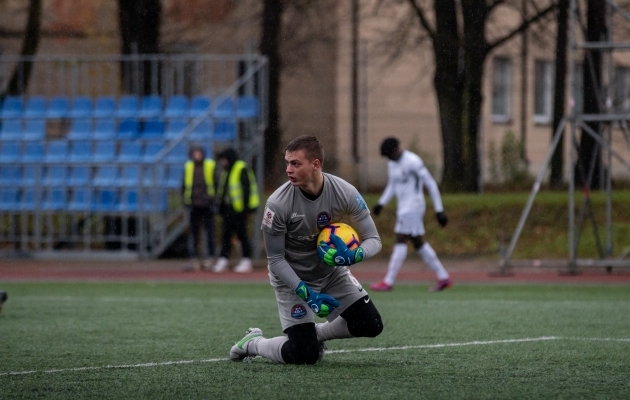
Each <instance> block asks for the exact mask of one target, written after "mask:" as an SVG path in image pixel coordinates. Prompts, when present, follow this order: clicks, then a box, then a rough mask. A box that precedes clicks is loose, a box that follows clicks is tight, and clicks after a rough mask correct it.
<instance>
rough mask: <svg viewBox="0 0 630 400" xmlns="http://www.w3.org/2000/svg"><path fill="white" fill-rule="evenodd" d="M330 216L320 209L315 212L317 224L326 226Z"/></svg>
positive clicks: (330, 219)
mask: <svg viewBox="0 0 630 400" xmlns="http://www.w3.org/2000/svg"><path fill="white" fill-rule="evenodd" d="M330 221H332V217H331V216H330V214H328V213H327V212H326V211H322V212H320V213H319V214H317V226H326V225H328V224H330Z"/></svg>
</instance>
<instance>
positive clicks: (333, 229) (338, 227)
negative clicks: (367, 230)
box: [317, 222, 361, 250]
mask: <svg viewBox="0 0 630 400" xmlns="http://www.w3.org/2000/svg"><path fill="white" fill-rule="evenodd" d="M333 233H334V234H335V235H337V236H339V237H340V238H341V240H343V242H344V243H345V244H346V246H348V248H349V249H350V250H354V249H356V248H357V247H359V245H360V244H361V241H360V240H359V235H358V234H357V232H356V231H355V230H354V229H353V228H352V227H351V226H350V225H347V224H344V223H343V222H336V223H334V224H330V225H327V226H326V227H324V229H322V230H321V231H320V232H319V236H317V244H318V245H319V242H324V243H326V244H327V245H329V246H330V247H333V248H334V247H335V245H333V244H332V241H331V240H330V235H331V234H333Z"/></svg>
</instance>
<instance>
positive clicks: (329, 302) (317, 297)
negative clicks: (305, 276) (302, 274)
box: [295, 281, 339, 318]
mask: <svg viewBox="0 0 630 400" xmlns="http://www.w3.org/2000/svg"><path fill="white" fill-rule="evenodd" d="M295 294H297V295H298V297H299V298H300V299H302V300H304V301H305V302H306V304H308V306H309V307H310V308H311V310H313V312H314V313H315V315H317V316H318V317H321V318H324V317H327V316H328V315H329V314H330V313H331V312H332V311H333V310H334V309H335V308H337V307H339V302H338V301H337V300H336V299H335V298H334V297H332V296H329V295H327V294H324V293H318V292H316V291H314V290H313V289H311V288H309V287H308V286H306V284H305V283H304V282H303V281H300V284H299V285H298V287H297V289H296V290H295Z"/></svg>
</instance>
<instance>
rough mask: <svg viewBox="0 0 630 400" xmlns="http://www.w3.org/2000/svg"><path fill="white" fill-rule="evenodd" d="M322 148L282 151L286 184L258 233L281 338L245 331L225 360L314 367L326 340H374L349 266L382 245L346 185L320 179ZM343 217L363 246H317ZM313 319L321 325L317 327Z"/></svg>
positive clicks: (372, 323)
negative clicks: (324, 231)
mask: <svg viewBox="0 0 630 400" xmlns="http://www.w3.org/2000/svg"><path fill="white" fill-rule="evenodd" d="M323 161H324V149H323V146H322V144H321V143H320V141H319V140H318V139H317V138H316V137H315V136H309V135H305V136H300V137H297V138H295V139H294V140H293V141H291V142H290V143H289V145H288V146H287V147H286V151H285V162H286V173H287V175H288V178H289V182H286V183H285V184H283V185H282V186H280V188H278V189H277V190H276V191H275V192H274V193H273V194H272V195H271V197H269V200H268V201H267V205H266V207H265V211H264V213H263V219H262V225H261V229H262V230H263V234H264V239H265V247H266V250H267V259H268V264H269V280H270V283H271V286H272V287H273V289H274V291H275V294H276V300H277V301H278V311H279V314H280V323H281V325H282V330H283V331H284V333H285V334H286V336H279V337H274V338H270V339H267V338H265V337H263V336H262V331H261V330H260V329H258V328H250V329H249V330H248V331H247V334H246V335H245V337H244V338H243V339H241V340H240V341H239V342H238V343H236V344H235V345H234V346H233V347H232V349H231V350H230V359H232V360H233V361H242V360H244V359H245V358H250V357H255V356H263V357H265V358H268V359H270V360H272V361H275V362H279V363H288V364H314V363H315V362H317V361H318V360H319V359H321V357H322V356H323V352H324V348H325V346H324V342H325V341H327V340H331V339H343V338H352V337H375V336H377V335H379V334H380V333H381V331H382V330H383V323H382V321H381V316H380V314H379V313H378V311H377V310H376V307H375V306H374V304H373V303H372V301H371V300H370V297H369V296H368V294H367V292H366V291H365V290H364V289H363V287H361V285H360V284H359V282H358V281H357V280H356V279H355V278H354V276H352V274H351V273H350V270H349V269H348V266H350V265H352V264H355V263H357V262H360V261H362V260H364V259H366V258H368V257H371V256H373V255H375V254H377V253H378V252H379V251H380V250H381V240H380V238H379V236H378V232H377V231H376V226H375V225H374V221H373V220H372V217H371V216H370V211H369V209H368V207H367V206H366V204H365V201H364V200H363V198H362V197H361V195H360V194H359V192H358V191H357V189H355V188H354V187H353V186H352V185H350V184H349V183H348V182H346V181H344V180H342V179H340V178H338V177H336V176H333V175H330V174H325V173H323V172H322V164H323ZM346 218H347V221H346V222H347V223H348V224H350V225H351V226H352V227H353V228H354V229H355V230H356V231H357V233H358V234H359V237H360V239H361V246H360V247H359V248H357V249H355V250H349V249H348V248H347V246H345V244H344V243H343V241H342V240H341V239H339V238H338V237H337V236H334V235H333V236H331V240H332V241H333V244H334V245H335V246H334V248H333V247H331V246H327V245H326V244H324V243H323V242H322V243H317V236H318V234H319V231H320V230H321V229H322V228H323V227H325V226H326V225H328V224H331V223H334V222H341V221H342V219H343V220H345V219H346ZM315 315H317V316H319V317H324V318H326V322H324V323H317V324H316V323H315Z"/></svg>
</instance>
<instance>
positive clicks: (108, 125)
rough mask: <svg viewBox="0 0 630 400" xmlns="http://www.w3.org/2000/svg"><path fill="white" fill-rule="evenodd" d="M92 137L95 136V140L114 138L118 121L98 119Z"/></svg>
mask: <svg viewBox="0 0 630 400" xmlns="http://www.w3.org/2000/svg"><path fill="white" fill-rule="evenodd" d="M92 137H93V138H94V140H110V139H114V138H115V137H116V123H115V122H114V120H110V119H99V120H96V124H95V126H94V132H93V134H92Z"/></svg>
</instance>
